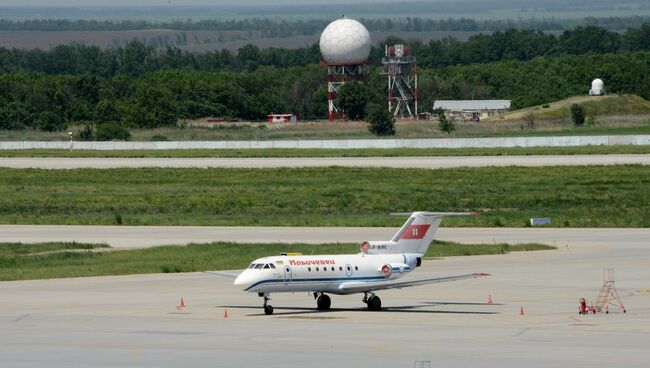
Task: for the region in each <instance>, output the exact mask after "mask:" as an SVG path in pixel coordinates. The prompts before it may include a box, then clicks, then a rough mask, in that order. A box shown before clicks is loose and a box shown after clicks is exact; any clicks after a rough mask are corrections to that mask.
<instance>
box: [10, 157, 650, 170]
mask: <svg viewBox="0 0 650 368" xmlns="http://www.w3.org/2000/svg"><path fill="white" fill-rule="evenodd" d="M627 164H640V165H650V154H629V155H566V156H562V155H558V156H553V155H540V156H458V157H451V156H444V157H307V158H295V157H294V158H291V157H289V158H282V157H274V158H94V157H93V158H64V157H61V158H22V157H19V158H8V157H3V158H0V167H8V168H16V169H26V168H43V169H79V168H98V169H112V168H139V167H167V168H278V167H287V168H295V167H329V166H343V167H393V168H420V169H444V168H454V167H487V166H524V167H540V166H578V165H580V166H581V165H627Z"/></svg>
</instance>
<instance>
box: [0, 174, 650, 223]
mask: <svg viewBox="0 0 650 368" xmlns="http://www.w3.org/2000/svg"><path fill="white" fill-rule="evenodd" d="M649 187H650V170H649V169H648V167H647V166H643V165H621V166H573V167H534V168H525V167H487V168H455V169H443V170H426V169H388V168H341V167H330V168H299V169H290V168H279V169H223V168H219V169H162V168H142V169H110V170H105V169H76V170H43V169H2V168H0V223H2V224H61V225H63V224H76V225H202V226H208V225H212V226H216V225H223V226H395V227H399V226H400V225H402V223H403V221H404V219H403V218H400V217H393V216H388V214H389V213H391V212H409V211H413V210H434V211H482V215H481V216H477V217H453V218H447V219H445V221H444V226H473V227H476V226H479V227H480V226H487V227H495V226H497V227H499V226H507V227H523V226H527V224H528V221H529V219H530V218H531V217H550V218H551V221H552V223H551V226H555V227H650V217H649V216H647V214H648V213H649V212H650V191H649V190H647V188H649Z"/></svg>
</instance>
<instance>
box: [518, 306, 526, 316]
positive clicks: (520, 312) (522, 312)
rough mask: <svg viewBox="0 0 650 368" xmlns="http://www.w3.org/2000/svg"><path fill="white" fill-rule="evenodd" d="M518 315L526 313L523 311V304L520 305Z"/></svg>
mask: <svg viewBox="0 0 650 368" xmlns="http://www.w3.org/2000/svg"><path fill="white" fill-rule="evenodd" d="M519 315H520V316H523V315H526V313H524V306H523V305H522V306H521V309H519Z"/></svg>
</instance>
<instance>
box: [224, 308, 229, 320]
mask: <svg viewBox="0 0 650 368" xmlns="http://www.w3.org/2000/svg"><path fill="white" fill-rule="evenodd" d="M223 318H228V309H226V310H224V311H223Z"/></svg>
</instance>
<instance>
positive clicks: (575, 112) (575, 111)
mask: <svg viewBox="0 0 650 368" xmlns="http://www.w3.org/2000/svg"><path fill="white" fill-rule="evenodd" d="M571 120H573V123H574V124H575V125H576V126H582V125H583V124H584V123H585V108H584V107H582V106H580V105H578V104H573V105H571Z"/></svg>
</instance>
